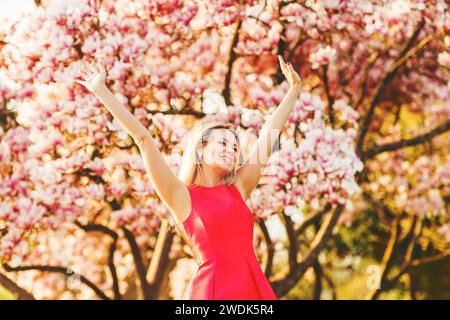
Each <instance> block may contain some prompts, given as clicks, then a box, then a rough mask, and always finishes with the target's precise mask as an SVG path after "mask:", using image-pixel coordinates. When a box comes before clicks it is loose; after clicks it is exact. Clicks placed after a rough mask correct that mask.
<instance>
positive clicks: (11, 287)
mask: <svg viewBox="0 0 450 320" xmlns="http://www.w3.org/2000/svg"><path fill="white" fill-rule="evenodd" d="M0 285H2V286H3V287H4V288H6V289H7V290H8V291H10V292H11V293H13V294H15V295H16V296H17V300H35V298H34V297H33V295H32V294H31V293H29V292H28V291H26V290H25V289H23V288H21V287H19V286H18V285H17V284H16V283H15V282H14V281H12V280H11V279H9V278H8V277H7V276H5V275H3V274H1V273H0Z"/></svg>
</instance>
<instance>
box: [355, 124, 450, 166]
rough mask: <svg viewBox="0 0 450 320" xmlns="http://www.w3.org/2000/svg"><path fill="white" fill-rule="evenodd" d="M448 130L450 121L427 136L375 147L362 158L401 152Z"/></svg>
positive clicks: (364, 153) (423, 135)
mask: <svg viewBox="0 0 450 320" xmlns="http://www.w3.org/2000/svg"><path fill="white" fill-rule="evenodd" d="M448 130H450V121H447V122H445V123H443V124H441V125H439V126H437V127H436V128H434V129H433V130H431V131H429V132H427V133H425V134H422V135H419V136H417V137H414V138H411V139H402V140H400V141H397V142H393V143H387V144H384V145H381V146H375V147H373V148H371V149H369V150H367V151H365V152H363V154H362V158H363V159H369V158H372V157H374V156H376V155H377V154H379V153H383V152H386V151H395V150H399V149H402V148H405V147H410V146H415V145H418V144H421V143H424V142H426V141H428V140H430V139H432V138H433V137H435V136H437V135H440V134H442V133H445V132H447V131H448Z"/></svg>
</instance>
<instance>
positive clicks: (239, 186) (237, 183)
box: [233, 176, 248, 201]
mask: <svg viewBox="0 0 450 320" xmlns="http://www.w3.org/2000/svg"><path fill="white" fill-rule="evenodd" d="M233 185H234V186H235V187H236V189H237V190H238V191H239V193H240V194H241V197H242V199H244V201H246V200H247V198H248V195H247V192H246V191H245V188H244V185H243V183H242V181H241V179H240V178H239V177H238V176H236V178H235V179H234V182H233Z"/></svg>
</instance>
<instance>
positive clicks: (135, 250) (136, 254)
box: [122, 227, 150, 300]
mask: <svg viewBox="0 0 450 320" xmlns="http://www.w3.org/2000/svg"><path fill="white" fill-rule="evenodd" d="M122 230H123V233H124V234H125V238H126V239H127V241H128V244H129V245H130V249H131V253H132V255H133V259H134V264H135V266H136V272H137V274H138V277H139V282H140V284H141V291H142V295H143V297H144V299H145V300H148V299H149V288H150V287H149V284H148V283H147V280H146V270H145V265H144V262H143V260H142V256H141V252H140V250H139V246H138V245H137V243H136V239H135V238H134V235H133V234H132V233H131V231H130V230H128V229H127V228H126V227H122Z"/></svg>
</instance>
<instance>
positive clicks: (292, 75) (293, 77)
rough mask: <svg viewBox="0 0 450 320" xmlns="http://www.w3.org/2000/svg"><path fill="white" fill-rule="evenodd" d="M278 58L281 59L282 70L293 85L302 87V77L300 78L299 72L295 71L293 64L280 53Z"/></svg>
mask: <svg viewBox="0 0 450 320" xmlns="http://www.w3.org/2000/svg"><path fill="white" fill-rule="evenodd" d="M278 60H279V61H280V67H281V71H282V72H283V74H284V76H285V77H286V79H287V81H288V82H289V84H290V85H291V87H294V86H296V87H300V85H301V84H302V79H301V78H300V76H299V75H298V73H297V72H295V70H294V67H293V66H292V64H291V63H290V62H289V63H287V64H286V62H284V59H283V57H282V56H280V55H278Z"/></svg>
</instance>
